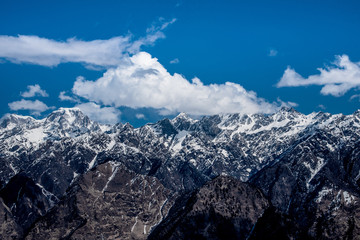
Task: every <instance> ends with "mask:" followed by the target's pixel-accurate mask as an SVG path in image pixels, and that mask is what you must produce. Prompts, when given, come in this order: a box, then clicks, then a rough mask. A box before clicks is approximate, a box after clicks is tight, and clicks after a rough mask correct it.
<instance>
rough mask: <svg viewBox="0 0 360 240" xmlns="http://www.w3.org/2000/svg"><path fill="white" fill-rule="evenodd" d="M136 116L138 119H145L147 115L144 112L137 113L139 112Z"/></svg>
mask: <svg viewBox="0 0 360 240" xmlns="http://www.w3.org/2000/svg"><path fill="white" fill-rule="evenodd" d="M135 117H136V118H137V119H145V115H144V114H142V113H137V114H136V115H135Z"/></svg>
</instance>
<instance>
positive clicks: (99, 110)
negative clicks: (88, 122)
mask: <svg viewBox="0 0 360 240" xmlns="http://www.w3.org/2000/svg"><path fill="white" fill-rule="evenodd" d="M76 107H78V108H79V109H80V110H81V111H82V112H83V113H84V114H85V115H87V116H88V117H89V118H90V119H92V120H94V121H97V122H99V123H105V124H114V123H118V122H119V121H120V115H121V112H120V110H118V109H116V108H114V107H101V106H100V105H98V104H96V103H94V102H88V103H81V104H78V105H76Z"/></svg>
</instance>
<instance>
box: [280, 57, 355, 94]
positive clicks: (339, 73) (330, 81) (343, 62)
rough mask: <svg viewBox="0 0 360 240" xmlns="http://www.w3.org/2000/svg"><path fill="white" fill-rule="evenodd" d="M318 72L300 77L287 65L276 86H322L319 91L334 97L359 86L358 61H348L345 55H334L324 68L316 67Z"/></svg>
mask: <svg viewBox="0 0 360 240" xmlns="http://www.w3.org/2000/svg"><path fill="white" fill-rule="evenodd" d="M318 71H319V72H320V73H319V74H315V75H310V76H308V77H307V78H304V77H302V76H301V75H300V74H299V73H297V72H296V71H295V70H294V69H292V68H291V67H288V68H287V69H286V70H285V72H284V74H283V76H282V78H281V80H280V81H279V82H278V83H277V85H276V86H277V87H300V86H309V85H319V86H323V87H322V89H321V91H320V93H321V94H323V95H332V96H335V97H340V96H343V95H344V94H345V93H347V92H348V91H349V90H351V89H359V87H360V63H359V62H352V61H350V59H349V57H348V56H347V55H342V56H336V60H335V62H334V63H333V64H332V65H331V66H328V67H326V68H318Z"/></svg>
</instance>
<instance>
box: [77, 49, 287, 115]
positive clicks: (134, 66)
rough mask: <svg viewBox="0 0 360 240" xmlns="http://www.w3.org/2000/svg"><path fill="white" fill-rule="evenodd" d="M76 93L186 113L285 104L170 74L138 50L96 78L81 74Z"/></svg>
mask: <svg viewBox="0 0 360 240" xmlns="http://www.w3.org/2000/svg"><path fill="white" fill-rule="evenodd" d="M72 91H73V93H74V94H76V95H78V96H81V97H84V98H86V99H89V100H90V101H94V102H97V103H101V104H104V105H109V106H114V107H120V106H127V107H131V108H142V107H150V108H155V109H161V111H160V114H164V115H165V114H170V113H176V112H187V113H189V114H193V115H209V114H217V113H234V112H241V113H258V112H263V113H271V112H274V111H276V110H277V109H278V107H280V105H284V103H279V102H278V103H269V102H267V101H266V100H264V99H262V98H259V97H258V96H257V95H256V93H255V92H253V91H247V90H245V89H244V88H243V87H242V86H241V85H239V84H236V83H232V82H226V83H225V84H210V85H204V84H203V83H202V82H201V81H200V79H198V78H194V79H192V81H191V82H190V81H188V80H187V79H185V78H184V77H183V76H182V75H180V74H177V73H175V74H174V75H171V74H170V73H169V72H168V71H167V70H166V69H165V68H164V67H163V66H162V65H161V64H160V63H159V62H158V60H157V59H156V58H153V57H151V55H150V54H148V53H146V52H139V53H138V54H135V55H133V56H132V57H130V58H129V62H128V64H126V65H120V66H118V67H117V68H111V69H108V70H107V71H106V72H105V73H104V75H103V76H102V77H101V78H99V79H97V80H96V81H88V80H85V79H84V78H83V77H78V78H77V80H76V82H75V83H74V86H73V89H72Z"/></svg>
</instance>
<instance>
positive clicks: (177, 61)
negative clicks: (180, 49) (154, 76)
mask: <svg viewBox="0 0 360 240" xmlns="http://www.w3.org/2000/svg"><path fill="white" fill-rule="evenodd" d="M179 62H180V61H179V59H178V58H174V59H173V60H171V61H170V64H177V63H179Z"/></svg>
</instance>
